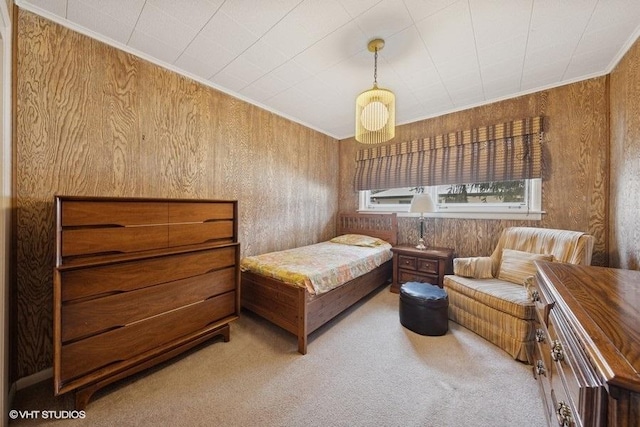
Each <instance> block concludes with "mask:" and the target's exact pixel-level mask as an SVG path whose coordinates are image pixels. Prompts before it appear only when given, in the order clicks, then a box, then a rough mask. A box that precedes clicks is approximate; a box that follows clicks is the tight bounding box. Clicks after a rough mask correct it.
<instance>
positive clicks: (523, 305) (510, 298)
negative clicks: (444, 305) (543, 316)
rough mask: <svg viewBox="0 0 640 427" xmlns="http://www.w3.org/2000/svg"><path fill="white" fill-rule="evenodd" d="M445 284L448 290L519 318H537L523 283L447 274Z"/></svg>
mask: <svg viewBox="0 0 640 427" xmlns="http://www.w3.org/2000/svg"><path fill="white" fill-rule="evenodd" d="M444 286H445V289H447V290H448V291H451V292H457V293H460V294H463V295H466V296H468V297H469V298H472V299H473V300H476V301H479V302H481V303H482V304H484V305H486V306H488V307H490V308H493V309H495V310H499V311H502V312H504V313H507V314H510V315H512V316H515V317H517V318H519V319H524V320H532V319H535V305H534V304H533V303H532V302H531V299H530V298H529V295H528V293H527V290H526V289H525V287H524V286H522V285H517V284H515V283H511V282H507V281H505V280H500V279H469V278H466V277H460V276H445V278H444Z"/></svg>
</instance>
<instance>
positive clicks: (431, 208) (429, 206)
mask: <svg viewBox="0 0 640 427" xmlns="http://www.w3.org/2000/svg"><path fill="white" fill-rule="evenodd" d="M435 210H436V207H435V205H434V204H433V200H431V196H430V195H429V194H425V193H421V194H416V195H415V196H413V199H412V200H411V207H410V208H409V212H413V213H418V212H419V213H420V240H419V241H418V246H416V248H417V249H422V250H424V249H426V248H427V247H426V246H425V245H424V214H425V212H435Z"/></svg>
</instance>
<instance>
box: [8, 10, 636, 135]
mask: <svg viewBox="0 0 640 427" xmlns="http://www.w3.org/2000/svg"><path fill="white" fill-rule="evenodd" d="M15 3H16V4H17V5H18V6H20V7H22V8H24V9H28V10H30V11H32V12H35V13H37V14H40V15H42V16H45V17H47V18H50V19H52V20H54V21H56V22H59V23H61V24H63V25H65V26H68V27H70V28H72V29H74V30H77V31H80V32H82V33H85V34H87V35H89V36H92V37H95V38H98V39H100V40H102V41H105V42H107V43H109V44H111V45H114V46H116V47H118V48H121V49H123V50H126V51H128V52H131V53H134V54H136V55H139V56H141V57H143V58H145V59H148V60H151V61H153V62H155V63H157V64H160V65H162V66H164V67H167V68H169V69H171V70H174V71H177V72H180V73H182V74H185V75H187V76H189V77H192V78H194V79H196V80H198V81H200V82H202V83H205V84H208V85H210V86H212V87H215V88H217V89H220V90H222V91H224V92H226V93H229V94H231V95H234V96H237V97H239V98H241V99H244V100H246V101H249V102H251V103H253V104H256V105H259V106H261V107H264V108H266V109H268V110H270V111H273V112H275V113H277V114H280V115H282V116H284V117H287V118H290V119H292V120H295V121H297V122H299V123H302V124H304V125H306V126H309V127H311V128H314V129H317V130H319V131H321V132H323V133H326V134H328V135H330V136H332V137H335V138H338V139H343V138H347V137H350V136H353V134H354V126H355V125H354V120H355V119H354V115H355V113H354V104H355V98H356V96H357V95H358V94H359V93H360V92H362V91H364V90H366V89H369V88H370V87H371V86H372V84H373V54H372V53H371V52H369V51H368V50H367V42H368V41H369V40H371V39H373V38H376V37H382V38H384V39H385V41H386V46H385V48H384V49H383V50H382V51H381V52H380V53H379V59H378V85H379V86H380V87H384V88H387V89H390V90H392V91H394V92H395V94H396V110H397V118H396V122H397V123H398V124H402V123H409V122H413V121H416V120H420V119H424V118H428V117H434V116H439V115H441V114H444V113H447V112H451V111H457V110H462V109H466V108H469V107H472V106H476V105H481V104H486V103H488V102H493V101H496V100H500V99H504V98H510V97H513V96H516V95H521V94H525V93H531V92H534V91H537V90H541V89H545V88H550V87H554V86H559V85H563V84H567V83H570V82H574V81H577V80H583V79H585V78H589V77H595V76H599V75H603V74H606V73H608V72H610V71H611V69H612V68H613V67H614V66H615V64H616V63H617V62H618V60H619V59H620V58H621V57H622V55H623V54H624V53H625V52H626V50H627V49H628V48H629V47H630V46H631V45H632V44H633V42H634V41H635V40H636V39H637V38H638V35H639V34H640V1H638V0H16V1H15Z"/></svg>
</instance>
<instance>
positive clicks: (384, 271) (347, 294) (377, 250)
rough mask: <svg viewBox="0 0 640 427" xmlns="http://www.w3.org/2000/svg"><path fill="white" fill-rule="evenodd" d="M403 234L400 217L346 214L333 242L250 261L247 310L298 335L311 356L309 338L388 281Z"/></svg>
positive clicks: (244, 296) (244, 294)
mask: <svg viewBox="0 0 640 427" xmlns="http://www.w3.org/2000/svg"><path fill="white" fill-rule="evenodd" d="M397 230H398V223H397V218H396V214H358V213H348V214H347V213H342V214H340V215H339V218H338V236H337V237H336V238H334V239H332V240H330V241H327V242H322V243H319V244H316V245H310V246H305V247H302V248H297V249H292V250H286V251H279V252H273V253H269V254H263V255H258V256H252V257H246V258H244V259H243V260H242V261H241V270H242V273H241V300H242V307H243V308H245V309H247V310H250V311H252V312H254V313H256V314H258V315H259V316H261V317H263V318H265V319H267V320H269V321H270V322H272V323H274V324H276V325H278V326H280V327H281V328H283V329H285V330H287V331H289V332H291V333H293V334H294V335H296V336H297V338H298V352H300V353H302V354H306V353H307V342H308V336H309V334H311V333H312V332H313V331H315V330H316V329H318V328H319V327H321V326H322V325H324V324H325V323H327V322H328V321H329V320H331V319H333V318H334V317H335V316H337V315H338V314H340V313H341V312H342V311H344V310H345V309H347V308H349V307H350V306H352V305H353V304H355V303H356V302H358V301H360V300H361V299H362V298H364V297H365V296H367V295H368V294H370V293H371V292H372V291H374V290H375V289H377V288H379V287H381V286H382V285H385V284H386V283H388V281H389V279H390V278H391V275H392V260H391V259H392V255H391V250H390V249H391V246H392V245H395V244H396V243H397V234H398V232H397ZM337 260H340V262H339V263H338V264H336V261H337ZM358 260H360V261H358Z"/></svg>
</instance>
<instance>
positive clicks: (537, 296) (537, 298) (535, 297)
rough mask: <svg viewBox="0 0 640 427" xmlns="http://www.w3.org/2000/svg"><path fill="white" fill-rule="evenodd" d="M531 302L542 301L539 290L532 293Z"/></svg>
mask: <svg viewBox="0 0 640 427" xmlns="http://www.w3.org/2000/svg"><path fill="white" fill-rule="evenodd" d="M531 301H533V302H538V301H540V293H539V292H538V290H537V289H534V290H532V291H531Z"/></svg>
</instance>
